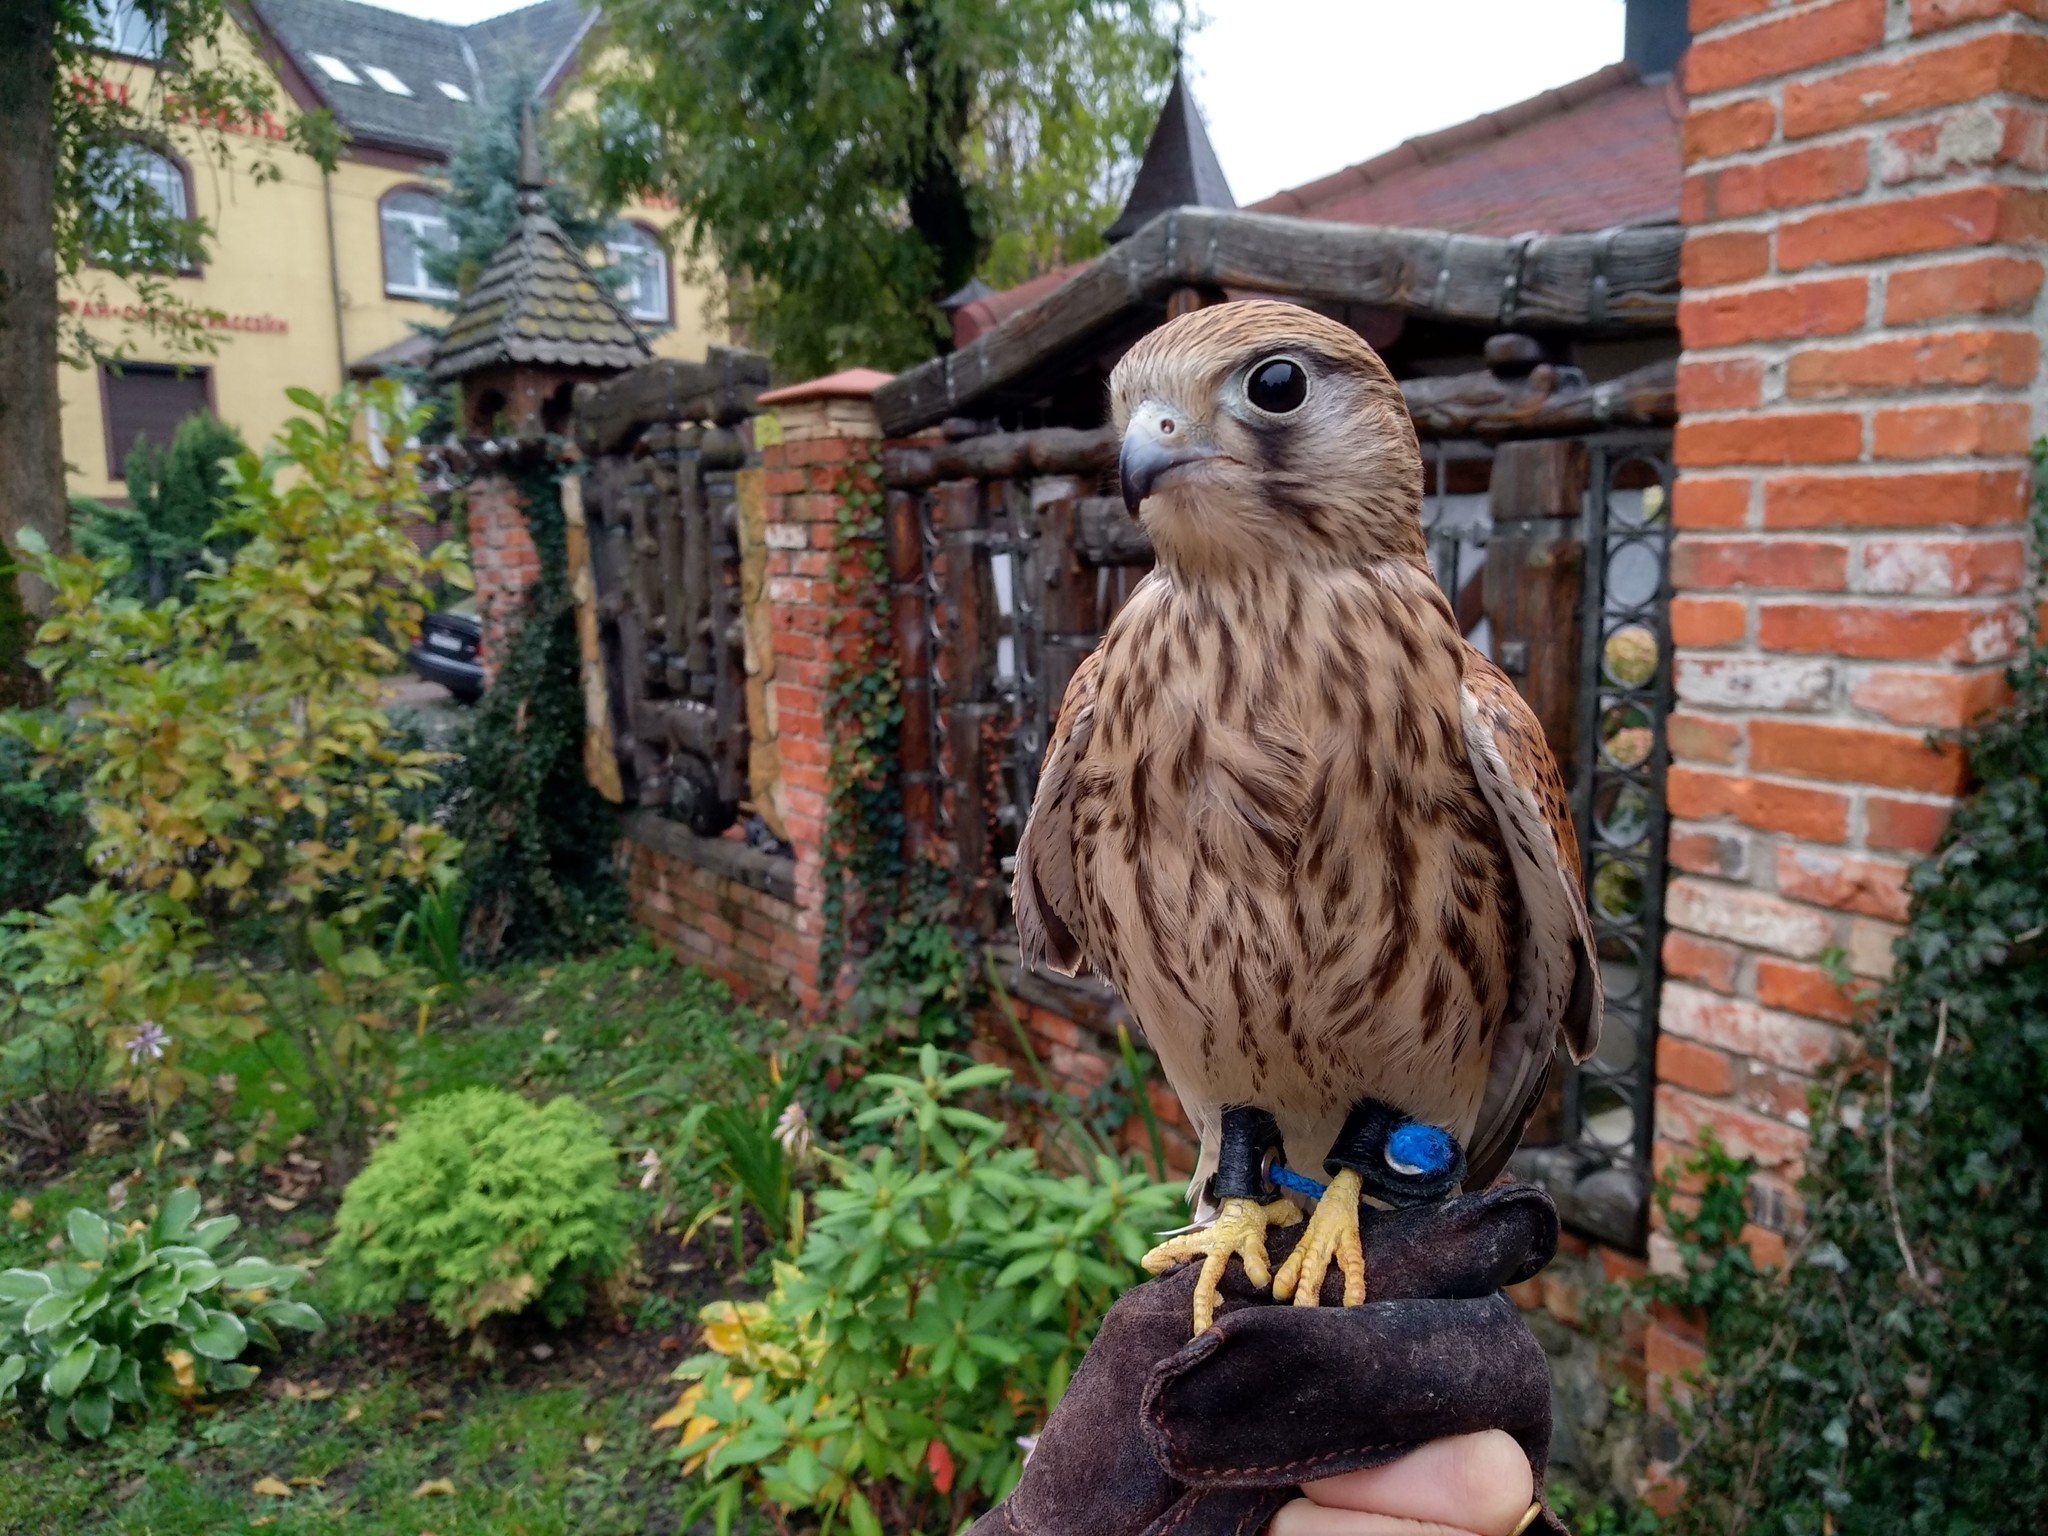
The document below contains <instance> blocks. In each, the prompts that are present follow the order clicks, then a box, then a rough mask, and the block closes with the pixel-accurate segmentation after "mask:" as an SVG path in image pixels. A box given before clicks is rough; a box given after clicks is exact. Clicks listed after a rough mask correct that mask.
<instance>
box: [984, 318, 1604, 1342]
mask: <svg viewBox="0 0 2048 1536" xmlns="http://www.w3.org/2000/svg"><path fill="white" fill-rule="evenodd" d="M1110 395H1111V404H1112V409H1113V413H1114V418H1115V421H1116V423H1117V426H1118V428H1119V430H1120V431H1121V432H1122V434H1123V447H1122V459H1121V468H1122V474H1123V494H1124V500H1125V502H1126V504H1127V505H1128V506H1129V507H1130V508H1131V510H1132V512H1133V513H1134V514H1135V515H1137V516H1138V517H1139V518H1140V520H1141V521H1142V522H1143V524H1144V526H1145V529H1146V531H1147V532H1148V533H1149V534H1150V536H1151V539H1152V545H1153V548H1154V550H1155V551H1156V553H1157V557H1158V563H1157V565H1156V566H1155V567H1154V569H1153V570H1152V571H1151V573H1150V574H1149V575H1147V576H1146V578H1145V579H1144V580H1143V581H1142V582H1141V583H1140V584H1139V586H1138V588H1137V590H1136V591H1135V592H1134V593H1133V594H1132V596H1131V598H1130V600H1129V602H1128V603H1127V604H1126V605H1125V606H1124V608H1123V610H1122V611H1121V612H1120V613H1119V614H1118V615H1117V617H1116V620H1115V622H1114V623H1112V624H1111V626H1110V628H1109V632H1108V633H1107V634H1106V635H1105V636H1104V637H1103V641H1102V644H1101V646H1100V647H1099V648H1098V649H1097V650H1096V651H1095V652H1094V653H1093V654H1092V655H1090V656H1089V657H1088V658H1087V660H1086V661H1085V662H1083V664H1082V665H1081V667H1080V668H1079V669H1078V670H1077V671H1076V672H1075V674H1074V677H1073V681H1072V683H1071V684H1070V685H1069V686H1068V688H1067V694H1066V698H1065V701H1064V702H1063V703H1062V705H1061V708H1060V714H1059V721H1058V724H1057V726H1056V727H1055V729H1054V732H1053V737H1052V742H1051V745H1050V746H1049V748H1048V750H1047V752H1046V757H1045V764H1044V770H1043V773H1042V775H1041V777H1040V780H1039V785H1038V794H1037V797H1036V799H1035V801H1034V803H1033V805H1032V808H1031V817H1030V821H1029V823H1028V824H1027V826H1026V827H1025V830H1024V835H1023V840H1022V843H1021V845H1020V847H1019V849H1018V856H1017V865H1016V869H1017V874H1016V891H1015V901H1016V912H1017V932H1018V938H1019V940H1020V942H1021V945H1022V947H1023V951H1024V954H1025V957H1026V959H1027V960H1029V961H1033V962H1037V963H1042V964H1045V965H1047V966H1049V967H1050V968H1052V969H1054V970H1059V971H1063V972H1066V973H1068V974H1072V973H1073V972H1074V971H1076V970H1078V969H1080V968H1081V967H1083V966H1087V967H1089V968H1092V969H1093V970H1095V971H1097V972H1099V973H1100V974H1102V975H1103V976H1105V977H1107V978H1108V979H1109V980H1110V981H1111V982H1112V983H1113V984H1114V985H1115V986H1116V988H1117V990H1118V991H1119V992H1120V993H1121V994H1122V995H1123V997H1124V999H1125V1001H1126V1002H1127V1003H1128V1004H1129V1006H1130V1008H1131V1010H1132V1012H1133V1013H1134V1014H1135V1015H1136V1017H1137V1019H1138V1022H1139V1023H1140V1024H1141V1025H1142V1027H1143V1029H1144V1032H1145V1035H1146V1038H1147V1040H1148V1042H1149V1043H1150V1045H1151V1046H1152V1048H1153V1050H1154V1051H1155V1052H1156V1053H1157V1054H1158V1058H1159V1063H1160V1066H1161V1068H1162V1069H1163V1070H1164V1071H1165V1073H1166V1077H1167V1080H1168V1082H1169V1083H1171V1084H1172V1086H1173V1088H1174V1090H1175V1092H1176V1093H1178V1094H1179V1096H1180V1099H1181V1103H1182V1104H1183V1105H1184V1106H1185V1108H1186V1110H1187V1112H1188V1116H1189V1118H1190V1119H1191V1121H1192V1122H1193V1124H1194V1126H1195V1128H1196V1129H1197V1131H1198V1132H1199V1133H1200V1135H1201V1140H1202V1151H1201V1158H1200V1161H1199V1163H1198V1165H1197V1167H1196V1170H1195V1181H1194V1184H1193V1186H1192V1187H1191V1190H1190V1194H1191V1197H1193V1198H1195V1199H1196V1200H1197V1204H1198V1211H1197V1219H1198V1223H1206V1224H1205V1225H1201V1226H1200V1227H1199V1229H1197V1230H1193V1231H1191V1232H1190V1233H1188V1234H1186V1235H1183V1236H1180V1237H1176V1238H1174V1239H1172V1240H1171V1241H1169V1242H1167V1243H1165V1244H1163V1245H1162V1246H1161V1247H1160V1248H1158V1249H1155V1250H1154V1252H1153V1253H1152V1254H1151V1255H1149V1256H1148V1258H1147V1267H1148V1268H1151V1269H1154V1270H1155V1271H1156V1270H1160V1269H1164V1268H1167V1267H1170V1266H1171V1265H1172V1264H1174V1263H1176V1262H1180V1261H1182V1260H1185V1259H1191V1258H1198V1257H1199V1258H1201V1259H1203V1260H1204V1274H1203V1279H1202V1283H1201V1285H1200V1286H1199V1287H1198V1290H1197V1295H1196V1303H1195V1330H1196V1332H1198V1333H1199V1332H1200V1331H1201V1330H1202V1329H1204V1328H1205V1327H1207V1326H1208V1323H1209V1321H1210V1318H1211V1316H1212V1315H1213V1311H1214V1305H1215V1281H1216V1280H1217V1279H1218V1278H1220V1276H1221V1274H1222V1271H1223V1267H1224V1265H1225V1264H1226V1263H1227V1261H1228V1259H1229V1256H1230V1255H1231V1254H1232V1253H1236V1254H1238V1255H1239V1256H1240V1257H1241V1258H1242V1259H1243V1261H1244V1265H1245V1269H1246V1272H1247V1274H1248V1275H1249V1276H1250V1277H1251V1279H1252V1281H1253V1283H1254V1284H1259V1285H1264V1284H1266V1283H1267V1281H1268V1279H1269V1277H1270V1278H1271V1281H1272V1284H1273V1288H1274V1292H1275V1294H1276V1295H1277V1296H1278V1297H1280V1298H1281V1299H1283V1300H1284V1299H1286V1298H1287V1297H1289V1296H1290V1295H1291V1296H1292V1298H1293V1300H1294V1302H1295V1304H1296V1305H1298V1306H1314V1305H1316V1303H1317V1301H1318V1297H1319V1293H1320V1290H1321V1286H1322V1281H1323V1277H1324V1275H1325V1273H1326V1272H1327V1269H1328V1266H1329V1264H1330V1263H1331V1262H1332V1260H1333V1259H1334V1261H1335V1262H1336V1263H1337V1264H1338V1265H1339V1267H1340V1269H1341V1270H1342V1272H1343V1274H1344V1280H1345V1285H1344V1292H1345V1295H1344V1299H1345V1304H1346V1305H1355V1304H1357V1303H1358V1302H1360V1301H1363V1300H1364V1298H1365V1271H1364V1261H1363V1259H1362V1257H1361V1256H1360V1250H1359V1239H1358V1222H1359V1209H1358V1207H1359V1201H1360V1198H1361V1196H1362V1195H1364V1194H1371V1195H1373V1196H1374V1197H1375V1198H1383V1199H1384V1198H1396V1199H1398V1198H1400V1197H1401V1196H1402V1195H1404V1194H1407V1193H1416V1192H1419V1193H1420V1194H1422V1195H1424V1196H1435V1195H1441V1194H1447V1193H1449V1192H1450V1190H1451V1188H1452V1187H1453V1186H1454V1185H1455V1184H1456V1183H1457V1182H1458V1181H1459V1179H1460V1178H1462V1179H1463V1182H1464V1183H1465V1184H1466V1185H1467V1186H1468V1187H1474V1188H1477V1187H1483V1186H1484V1185H1486V1184H1488V1183H1490V1182H1491V1181H1492V1180H1493V1179H1494V1177H1495V1176H1497V1175H1498V1173H1499V1172H1500V1170H1501V1168H1502V1166H1503V1165H1504V1164H1505V1163H1506V1161H1507V1158H1508V1155H1509V1154H1510V1153H1511V1152H1512V1151H1513V1150H1514V1147H1515V1144H1516V1142H1517V1141H1518V1140H1519V1139H1520V1137H1521V1132H1522V1127H1523V1125H1524V1124H1525V1123H1526V1122H1527V1120H1528V1118H1529V1114H1530V1112H1531V1111H1532V1110H1533V1108H1534V1107H1535V1104H1536V1102H1537V1099H1538V1097H1539V1096H1540V1095H1541V1093H1542V1090H1543V1086H1544V1083H1545V1082H1546V1080H1547V1079H1548V1077H1549V1073H1550V1069H1551V1064H1552V1060H1553V1058H1554V1055H1555V1051H1556V1043H1557V1039H1558V1036H1559V1033H1560V1031H1561V1032H1562V1034H1563V1038H1564V1040H1565V1043H1566V1044H1567V1046H1568V1047H1569V1048H1570V1050H1571V1053H1572V1055H1573V1057H1574V1059H1577V1060H1583V1059H1584V1058H1585V1057H1586V1055H1587V1054H1589V1053H1590V1052H1591V1051H1592V1049H1593V1046H1594V1043H1595V1041H1596V1038H1597V1035H1598V1031H1599V1018H1600V1006H1601V989H1600V977H1599V970H1598V965H1597V963H1596V961H1595V958H1594V948H1593V937H1592V931H1591V928H1590V926H1589V924H1588V922H1587V917H1586V909H1585V903H1584V898H1583V895H1582V893H1581V888H1580V876H1579V857H1578V842H1577V838H1576V836H1575V834H1574V832H1573V828H1572V820H1571V812H1570V810H1569V808H1568V806H1567V803H1566V800H1565V793H1564V784H1563V780H1562V778H1561V777H1560V775H1559V772H1558V768H1557V763H1556V761H1555V760H1554V759H1553V758H1552V756H1551V754H1550V751H1549V749H1548V747H1547V746H1546V745H1545V743H1544V740H1543V735H1542V731H1541V728H1540V727H1539V725H1538V723H1537V720H1536V717H1535V716H1534V714H1533V713H1532V712H1531V711H1530V709H1529V707H1528V706H1527V704H1525V703H1524V702H1523V700H1522V698H1521V697H1520V695H1519V694H1517V693H1516V692H1515V689H1514V687H1513V685H1512V684H1510V683H1509V681H1508V680H1507V678H1506V677H1505V676H1504V675H1503V674H1502V673H1501V672H1500V671H1499V669H1497V668H1496V667H1495V666H1494V665H1493V663H1492V662H1491V661H1489V660H1488V659H1487V658H1486V657H1485V656H1484V655H1482V654H1481V653H1480V652H1479V651H1477V650H1475V649H1474V648H1473V647H1472V646H1470V645H1469V644H1467V643H1466V641H1465V639H1464V637H1463V635H1462V634H1461V633H1460V632H1459V629H1458V625H1457V621H1456V619H1455V617H1454V616H1453V614H1452V611H1451V608H1450V605H1449V604H1448V603H1447V602H1446V601H1445V599H1444V596H1443V594H1442V592H1441V591H1440V590H1439V589H1438V586H1437V584H1436V581H1435V579H1434V577H1433V576H1432V575H1431V572H1430V568H1429V562H1428V556H1427V551H1426V547H1425V545H1424V541H1423V534H1422V528H1421V522H1420V513H1421V507H1422V493H1423V485H1422V459H1421V454H1420V452H1419V450H1418V448H1417V446H1416V440H1415V432H1414V428H1413V426H1412V424H1411V423H1410V421H1409V417H1408V412H1407V409H1406V407H1405V405H1404V404H1403V401H1402V396H1401V391H1400V388H1399V387H1398V386H1397V385H1396V384H1395V382H1394V379H1393V376H1392V375H1391V374H1390V373H1389V372H1388V371H1387V368H1386V365H1385V364H1384V363H1382V362H1381V361H1380V359H1379V357H1378V355H1377V354H1376V353H1374V351H1373V350H1372V348H1371V347H1369V346H1367V345H1366V344H1365V343H1364V342H1363V341H1362V340H1360V339H1359V337H1358V336H1356V335H1355V334H1354V333H1352V332H1351V331H1349V330H1347V329H1346V328H1344V327H1343V326H1341V325H1339V324H1337V323H1335V322H1334V321H1331V320H1328V319H1325V318H1323V317H1322V316H1320V315H1318V314H1316V313H1314V312H1313V311H1311V310H1308V309H1303V308H1299V307H1297V306H1294V305H1289V304H1280V303H1271V302H1264V301H1256V302H1246V303H1233V304H1222V305H1217V306H1214V307H1212V308H1207V309H1200V310H1196V311H1194V312H1192V313H1190V314H1187V315H1184V316H1182V317H1181V318H1180V319H1178V320H1175V321H1173V322H1171V323H1169V324H1167V325H1165V326H1163V327H1161V328H1160V329H1159V330H1157V331H1154V332H1152V333H1151V334H1150V335H1148V336H1146V337H1145V338H1143V339H1142V340H1141V341H1139V342H1138V343H1137V345H1136V346H1134V347H1132V348H1131V350H1130V351H1129V353H1127V354H1126V355H1125V357H1124V358H1123V360H1122V361H1121V362H1120V363H1119V364H1118V365H1117V367H1116V371H1115V373H1114V374H1113V375H1112V377H1111V380H1110ZM1269 1117H1270V1118H1269ZM1262 1154H1263V1155H1264V1157H1265V1160H1266V1161H1265V1164H1264V1165H1262V1164H1261V1161H1260V1160H1261V1156H1262ZM1275 1158H1283V1159H1285V1161H1286V1163H1287V1167H1288V1171H1289V1174H1290V1175H1292V1177H1287V1176H1283V1178H1285V1181H1286V1182H1287V1183H1290V1184H1292V1185H1293V1186H1294V1187H1296V1188H1297V1189H1301V1188H1304V1187H1309V1188H1312V1187H1313V1186H1312V1185H1308V1186H1305V1185H1304V1180H1303V1178H1302V1177H1301V1176H1302V1175H1304V1174H1307V1175H1309V1176H1310V1177H1311V1178H1312V1177H1313V1175H1314V1174H1315V1173H1317V1172H1327V1173H1329V1174H1330V1175H1332V1177H1331V1182H1330V1184H1329V1186H1328V1189H1327V1191H1326V1193H1324V1194H1323V1196H1322V1197H1321V1198H1320V1199H1319V1200H1317V1202H1316V1206H1315V1212H1314V1215H1313V1217H1312V1219H1311V1221H1310V1225H1309V1229H1308V1231H1307V1233H1306V1234H1305V1235H1304V1236H1303V1239H1302V1241H1301V1243H1300V1244H1299V1246H1298V1247H1297V1249H1296V1252H1295V1254H1294V1255H1293V1256H1292V1257H1291V1258H1290V1259H1289V1261H1288V1263H1287V1264H1286V1265H1284V1266H1283V1267H1282V1268H1281V1271H1280V1273H1279V1274H1278V1275H1277V1276H1273V1275H1271V1272H1270V1268H1269V1263H1268V1259H1267V1255H1266V1229H1267V1228H1268V1227H1269V1226H1271V1225H1285V1224H1288V1223H1290V1222H1292V1221H1295V1220H1298V1219H1299V1213H1298V1212H1297V1211H1296V1210H1295V1208H1294V1206H1293V1205H1292V1204H1290V1203H1289V1202H1288V1201H1286V1200H1285V1199H1282V1198H1279V1190H1277V1189H1276V1188H1275V1186H1274V1184H1273V1182H1272V1181H1271V1180H1270V1178H1269V1173H1270V1169H1271V1165H1272V1163H1273V1160H1274V1159H1275Z"/></svg>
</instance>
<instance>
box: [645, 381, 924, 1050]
mask: <svg viewBox="0 0 2048 1536" xmlns="http://www.w3.org/2000/svg"><path fill="white" fill-rule="evenodd" d="M757 435H758V436H759V437H760V438H765V439H768V441H766V442H765V443H764V446H763V447H762V450H761V468H760V469H759V471H749V472H748V473H759V474H760V475H761V476H762V477H763V478H762V489H763V491H764V493H765V494H764V497H763V501H764V504H765V507H766V522H765V526H764V528H763V531H762V532H763V543H764V544H765V546H766V551H765V559H766V577H767V583H766V601H767V602H768V605H769V609H770V624H769V631H770V634H771V636H772V643H773V647H774V668H773V676H772V678H771V679H770V680H769V681H768V683H767V684H766V687H765V689H764V694H765V700H764V702H765V704H766V711H767V715H768V722H767V723H768V730H769V733H770V735H771V736H772V738H773V740H774V742H775V746H776V758H777V761H778V762H779V765H780V766H779V780H778V783H777V785H776V786H775V788H774V791H773V794H774V798H775V801H776V806H775V809H776V811H777V812H778V816H779V820H780V822H781V824H782V827H783V831H784V833H785V835H786V836H787V838H788V840H789V842H790V845H791V847H792V849H793V851H794V854H795V859H796V890H795V895H796V901H795V903H794V904H791V903H788V902H783V901H778V900H777V899H775V898H774V897H771V896H767V895H764V894H762V893H761V892H758V891H755V890H752V889H749V888H748V887H746V886H744V885H741V884H739V883H738V882H736V881H733V880H730V879H727V878H724V877H721V876H718V875H715V874H713V873H712V872H711V871H709V870H706V869H703V868H699V867H698V866H696V865H694V864H692V863H690V862H688V861H687V860H684V859H680V858H678V857H676V856H675V855H673V854H671V853H668V852H665V851H663V850H661V849H658V848H653V847H649V846H647V845H644V844H637V843H635V844H632V845H630V849H629V852H630V858H631V868H632V871H633V883H632V888H631V892H630V895H631V907H632V911H633V914H634V916H635V918H636V919H638V920H639V921H640V922H641V923H642V924H643V926H646V927H647V928H649V929H650V930H652V931H653V932H654V933H656V934H657V935H658V936H660V937H661V938H663V939H665V940H666V941H667V942H669V943H670V944H672V945H674V946H675V947H676V948H677V949H678V950H679V951H681V952H682V953H684V954H686V955H688V956H689V957H690V958H692V959H696V960H699V961H701V962H702V963H703V964H705V966H706V967H707V968H708V969H711V970H713V971H716V972H717V973H719V974H720V975H722V976H724V977H726V979H728V980H730V981H733V982H735V983H736V984H738V985H739V986H740V987H741V988H742V990H744V991H746V992H748V993H750V994H752V995H754V996H756V997H757V998H761V999H762V1000H763V1001H768V1002H783V1003H786V1004H787V1005H788V1006H790V1007H792V1008H793V1009H795V1010H796V1011H797V1012H799V1013H800V1014H804V1015H810V1014H814V1013H815V1012H816V1011H817V1009H818V1005H819V1000H820V998H819V978H818V945H819V939H820V937H821V935H822V932H823V905H824V867H825V849H824V838H825V813H826V794H827V791H826V769H827V765H828V759H829V756H830V746H829V737H828V734H827V731H828V726H827V721H826V718H825V716H826V690H827V687H828V684H829V680H830V669H831V647H832V646H833V645H834V644H835V643H840V644H849V643H851V640H850V638H849V637H850V635H851V632H852V629H853V624H854V610H855V609H857V607H858V606H859V605H860V604H862V603H866V604H870V605H878V604H881V603H883V602H884V601H885V600H886V599H885V594H883V593H881V592H875V593H872V594H868V595H866V596H865V597H864V598H863V597H861V596H860V595H858V594H856V595H855V597H854V599H853V601H852V603H851V604H843V603H842V601H841V599H840V598H839V596H838V594H837V593H836V592H835V590H834V585H833V581H832V571H831V566H832V555H831V551H832V543H833V540H834V538H835V537H836V526H837V519H838V516H839V512H840V509H841V506H842V504H843V503H842V496H841V486H842V483H843V481H844V477H845V475H846V473H847V467H848V466H849V465H850V464H853V463H854V462H856V461H857V460H858V459H860V458H862V457H864V456H866V455H867V454H868V453H869V452H870V450H871V449H872V448H873V446H874V445H875V442H876V441H878V440H879V438H880V428H879V427H877V426H876V425H875V424H874V417H873V411H872V409H871V408H869V407H868V405H867V403H866V400H865V399H864V398H862V399H859V400H845V399H834V400H831V401H828V402H820V403H819V404H817V405H816V406H815V407H791V408H788V409H785V410H782V411H779V412H778V413H777V417H776V426H775V427H773V428H770V429H768V430H767V431H765V432H763V431H760V429H759V427H758V425H757ZM842 610H844V611H842ZM764 994H766V995H764Z"/></svg>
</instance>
